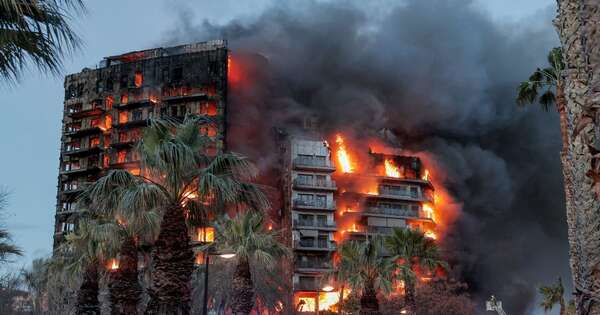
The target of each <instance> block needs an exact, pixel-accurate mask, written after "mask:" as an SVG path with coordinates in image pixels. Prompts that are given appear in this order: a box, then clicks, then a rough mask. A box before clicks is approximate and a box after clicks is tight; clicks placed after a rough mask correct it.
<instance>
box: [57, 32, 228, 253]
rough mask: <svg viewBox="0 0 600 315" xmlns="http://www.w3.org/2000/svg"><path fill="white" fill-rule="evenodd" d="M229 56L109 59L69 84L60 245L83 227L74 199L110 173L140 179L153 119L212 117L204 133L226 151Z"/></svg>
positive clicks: (217, 48) (173, 51) (206, 48)
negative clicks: (142, 147) (142, 148)
mask: <svg viewBox="0 0 600 315" xmlns="http://www.w3.org/2000/svg"><path fill="white" fill-rule="evenodd" d="M227 71H228V50H227V44H226V42H225V41H223V40H215V41H209V42H202V43H195V44H189V45H182V46H176V47H169V48H156V49H149V50H143V51H136V52H131V53H126V54H122V55H118V56H112V57H106V58H104V60H103V61H102V62H101V63H100V65H99V67H98V68H97V69H88V68H86V69H83V70H82V72H80V73H77V74H71V75H68V76H67V77H66V78H65V101H64V113H63V128H62V136H61V152H60V169H59V176H58V193H57V206H56V216H55V234H54V246H55V247H56V246H57V245H58V244H59V243H60V242H61V241H62V240H63V239H64V236H65V235H66V234H67V233H69V232H71V231H73V230H74V229H75V226H76V224H77V217H78V215H77V214H78V211H79V210H80V209H77V205H76V202H75V201H76V197H77V195H78V193H79V192H81V191H82V190H83V188H84V187H85V186H86V184H88V183H90V182H93V181H94V180H96V179H97V178H98V177H100V176H102V175H103V174H105V173H106V172H107V171H108V170H111V169H125V170H128V171H129V172H131V173H132V174H139V173H140V165H139V156H137V154H136V152H135V151H134V150H132V148H133V146H134V144H135V143H136V142H137V141H138V140H139V139H140V137H141V135H142V131H143V129H144V127H146V126H148V123H149V119H151V118H153V117H166V116H169V117H173V118H183V117H184V116H185V115H186V114H197V115H206V116H210V117H212V118H213V119H212V121H214V123H211V124H208V125H206V126H204V127H203V128H202V129H201V132H203V133H206V135H208V136H210V137H212V138H213V139H214V142H213V144H212V145H211V147H209V148H208V149H207V150H208V152H207V153H208V154H216V153H217V152H219V151H221V150H223V149H224V146H225V143H224V140H225V119H224V117H225V109H226V100H227Z"/></svg>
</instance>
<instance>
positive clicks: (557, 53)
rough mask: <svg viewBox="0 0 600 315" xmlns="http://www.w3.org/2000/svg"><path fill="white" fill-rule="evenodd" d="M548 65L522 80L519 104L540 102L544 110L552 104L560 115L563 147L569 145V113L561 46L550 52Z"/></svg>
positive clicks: (519, 90) (518, 97)
mask: <svg viewBox="0 0 600 315" xmlns="http://www.w3.org/2000/svg"><path fill="white" fill-rule="evenodd" d="M548 65H549V66H548V67H546V68H544V69H541V68H537V69H536V70H535V72H533V74H532V75H531V76H529V79H528V80H527V81H523V82H521V84H520V85H519V88H518V94H517V104H518V105H519V106H525V105H527V104H533V103H535V102H539V103H540V105H541V106H542V108H543V109H544V110H546V111H547V110H549V109H550V107H551V106H552V105H556V109H557V110H558V113H559V115H560V131H561V135H562V142H563V148H566V147H567V145H568V135H567V116H566V115H567V113H566V107H565V105H566V99H565V91H564V80H563V79H562V71H563V70H564V68H565V65H564V62H563V56H562V50H561V48H560V47H555V48H552V50H550V52H549V53H548Z"/></svg>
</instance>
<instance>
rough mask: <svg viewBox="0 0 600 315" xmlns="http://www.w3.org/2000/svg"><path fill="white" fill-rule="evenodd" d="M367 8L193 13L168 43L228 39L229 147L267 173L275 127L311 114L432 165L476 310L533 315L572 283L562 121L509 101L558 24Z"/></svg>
mask: <svg viewBox="0 0 600 315" xmlns="http://www.w3.org/2000/svg"><path fill="white" fill-rule="evenodd" d="M369 6H370V5H365V4H361V5H360V6H358V5H354V4H353V3H352V2H343V3H342V4H340V3H329V2H313V1H308V2H306V1H302V2H300V1H294V2H292V1H289V2H283V3H278V4H276V5H274V6H273V7H270V8H268V9H267V10H265V11H264V12H263V13H261V14H260V15H259V16H257V17H255V18H246V19H240V20H233V21H232V22H230V23H228V24H225V25H215V24H211V23H209V22H206V21H204V22H201V23H199V24H197V23H195V21H194V17H193V16H192V15H191V14H189V13H186V14H182V15H181V17H180V23H179V24H178V25H176V27H175V28H174V29H173V30H172V31H171V32H169V33H168V40H165V44H181V43H185V42H191V41H201V40H209V39H214V38H225V39H228V40H229V43H230V46H231V49H232V51H233V53H234V55H237V56H236V57H235V58H234V67H238V69H239V70H240V73H239V74H238V75H239V77H238V79H237V80H236V82H234V83H233V85H232V89H231V90H230V96H229V98H230V103H231V104H230V106H229V107H228V112H229V113H228V115H229V117H228V125H229V128H230V131H228V132H229V135H228V138H229V142H228V143H229V145H230V148H231V149H233V150H236V151H239V152H242V153H245V154H248V155H250V156H251V157H252V158H254V159H255V160H257V161H258V163H259V164H260V165H261V166H263V167H264V168H266V167H268V166H269V165H273V163H277V160H276V158H277V156H276V154H274V153H276V152H277V151H276V148H275V145H274V142H273V141H272V139H273V131H272V130H273V127H284V128H286V129H288V130H293V129H294V128H299V127H300V126H301V124H302V122H303V119H304V118H305V117H307V116H308V115H315V116H316V117H318V119H319V124H320V127H321V128H322V129H323V131H325V132H332V131H344V132H351V133H353V134H355V135H357V136H365V137H367V136H372V134H370V132H373V131H377V130H379V129H381V128H388V129H389V130H391V131H393V132H394V133H395V134H396V136H397V137H398V138H399V139H400V141H401V143H402V145H403V146H404V147H405V148H406V149H409V150H414V151H426V152H430V153H432V155H433V156H434V158H435V160H436V161H435V162H436V163H437V164H438V165H440V166H441V167H443V168H444V169H445V171H446V176H445V178H444V181H445V183H444V185H445V187H446V188H447V189H448V190H449V191H450V192H451V193H452V195H453V196H454V198H455V199H456V200H457V201H459V202H461V203H462V204H463V207H462V213H461V215H460V217H459V218H458V220H457V221H456V222H454V224H453V225H452V226H451V227H450V232H449V234H448V235H447V236H446V240H445V245H446V247H447V248H448V249H449V250H450V251H451V252H452V263H453V265H454V266H455V268H456V271H457V273H459V274H460V276H461V277H462V279H463V280H465V281H466V282H467V283H468V284H469V286H470V290H471V291H472V293H473V295H474V296H475V297H476V298H477V299H478V300H479V301H480V302H482V301H483V300H484V299H486V298H487V297H489V295H490V294H495V295H496V296H498V297H499V298H500V299H502V300H503V302H504V304H505V308H506V309H507V311H508V313H510V314H531V313H532V312H533V308H534V307H535V305H534V297H535V295H536V286H538V285H539V284H542V283H549V282H552V281H555V280H556V278H557V277H558V276H562V277H563V279H565V282H566V283H568V282H569V281H567V279H568V274H569V272H568V252H567V249H568V248H567V242H566V223H565V210H564V196H563V190H562V175H561V170H560V161H559V150H560V136H559V124H558V117H557V114H556V113H554V112H548V113H545V112H542V111H541V110H539V109H538V108H537V107H535V106H532V107H531V108H527V109H519V108H517V107H516V105H515V101H514V99H515V91H516V87H517V85H518V82H520V81H521V80H523V79H525V78H527V77H528V76H529V74H530V73H531V72H532V71H533V70H534V69H535V68H536V67H537V66H542V65H544V64H545V56H546V54H547V52H548V51H549V49H550V48H551V47H553V46H555V45H557V38H556V35H555V33H554V30H553V28H552V26H551V20H552V13H553V12H551V11H550V10H548V12H546V13H540V14H541V15H542V16H538V17H536V18H535V20H538V21H543V25H535V23H532V22H531V21H523V22H522V23H520V24H517V25H507V24H502V25H500V24H497V23H495V22H493V21H492V20H491V18H490V17H489V16H487V15H485V14H484V13H482V12H478V11H477V10H476V9H474V8H473V6H472V5H471V4H470V3H469V2H468V1H417V0H411V1H405V2H403V4H402V5H397V6H395V7H390V8H389V10H386V11H387V13H385V14H383V13H382V14H375V13H374V12H380V13H381V12H383V11H382V10H375V9H373V10H371V9H370V7H369ZM252 53H257V54H260V55H262V56H264V59H261V58H256V57H252V55H251V54H252ZM480 305H482V304H480ZM480 309H481V310H482V311H481V314H484V313H485V312H484V311H483V306H481V307H480Z"/></svg>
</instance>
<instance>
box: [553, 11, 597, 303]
mask: <svg viewBox="0 0 600 315" xmlns="http://www.w3.org/2000/svg"><path fill="white" fill-rule="evenodd" d="M555 23H556V27H557V30H558V33H559V36H560V40H561V43H562V46H563V55H564V60H565V70H564V93H565V99H566V106H565V109H566V113H565V114H566V125H567V130H568V133H567V136H568V139H567V140H568V146H567V148H566V150H565V151H564V152H563V156H562V163H563V173H564V177H565V178H564V179H565V196H566V198H567V201H566V205H567V223H568V228H569V232H568V235H569V246H570V256H571V258H570V265H571V272H572V275H573V284H574V289H575V299H576V305H577V314H579V315H588V314H592V315H599V314H600V266H599V264H598V263H599V260H598V257H599V256H600V229H598V225H600V161H599V158H598V156H596V154H597V152H598V151H597V150H598V148H597V143H598V140H599V138H598V123H599V121H598V118H600V115H599V114H600V112H599V111H598V107H599V105H600V104H599V103H600V58H599V56H600V38H599V37H598V34H600V3H598V1H597V0H559V1H558V17H557V19H556V20H555Z"/></svg>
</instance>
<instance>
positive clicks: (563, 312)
mask: <svg viewBox="0 0 600 315" xmlns="http://www.w3.org/2000/svg"><path fill="white" fill-rule="evenodd" d="M558 304H559V306H560V313H559V315H567V314H566V311H567V309H566V307H565V299H563V298H562V297H561V298H560V301H558Z"/></svg>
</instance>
